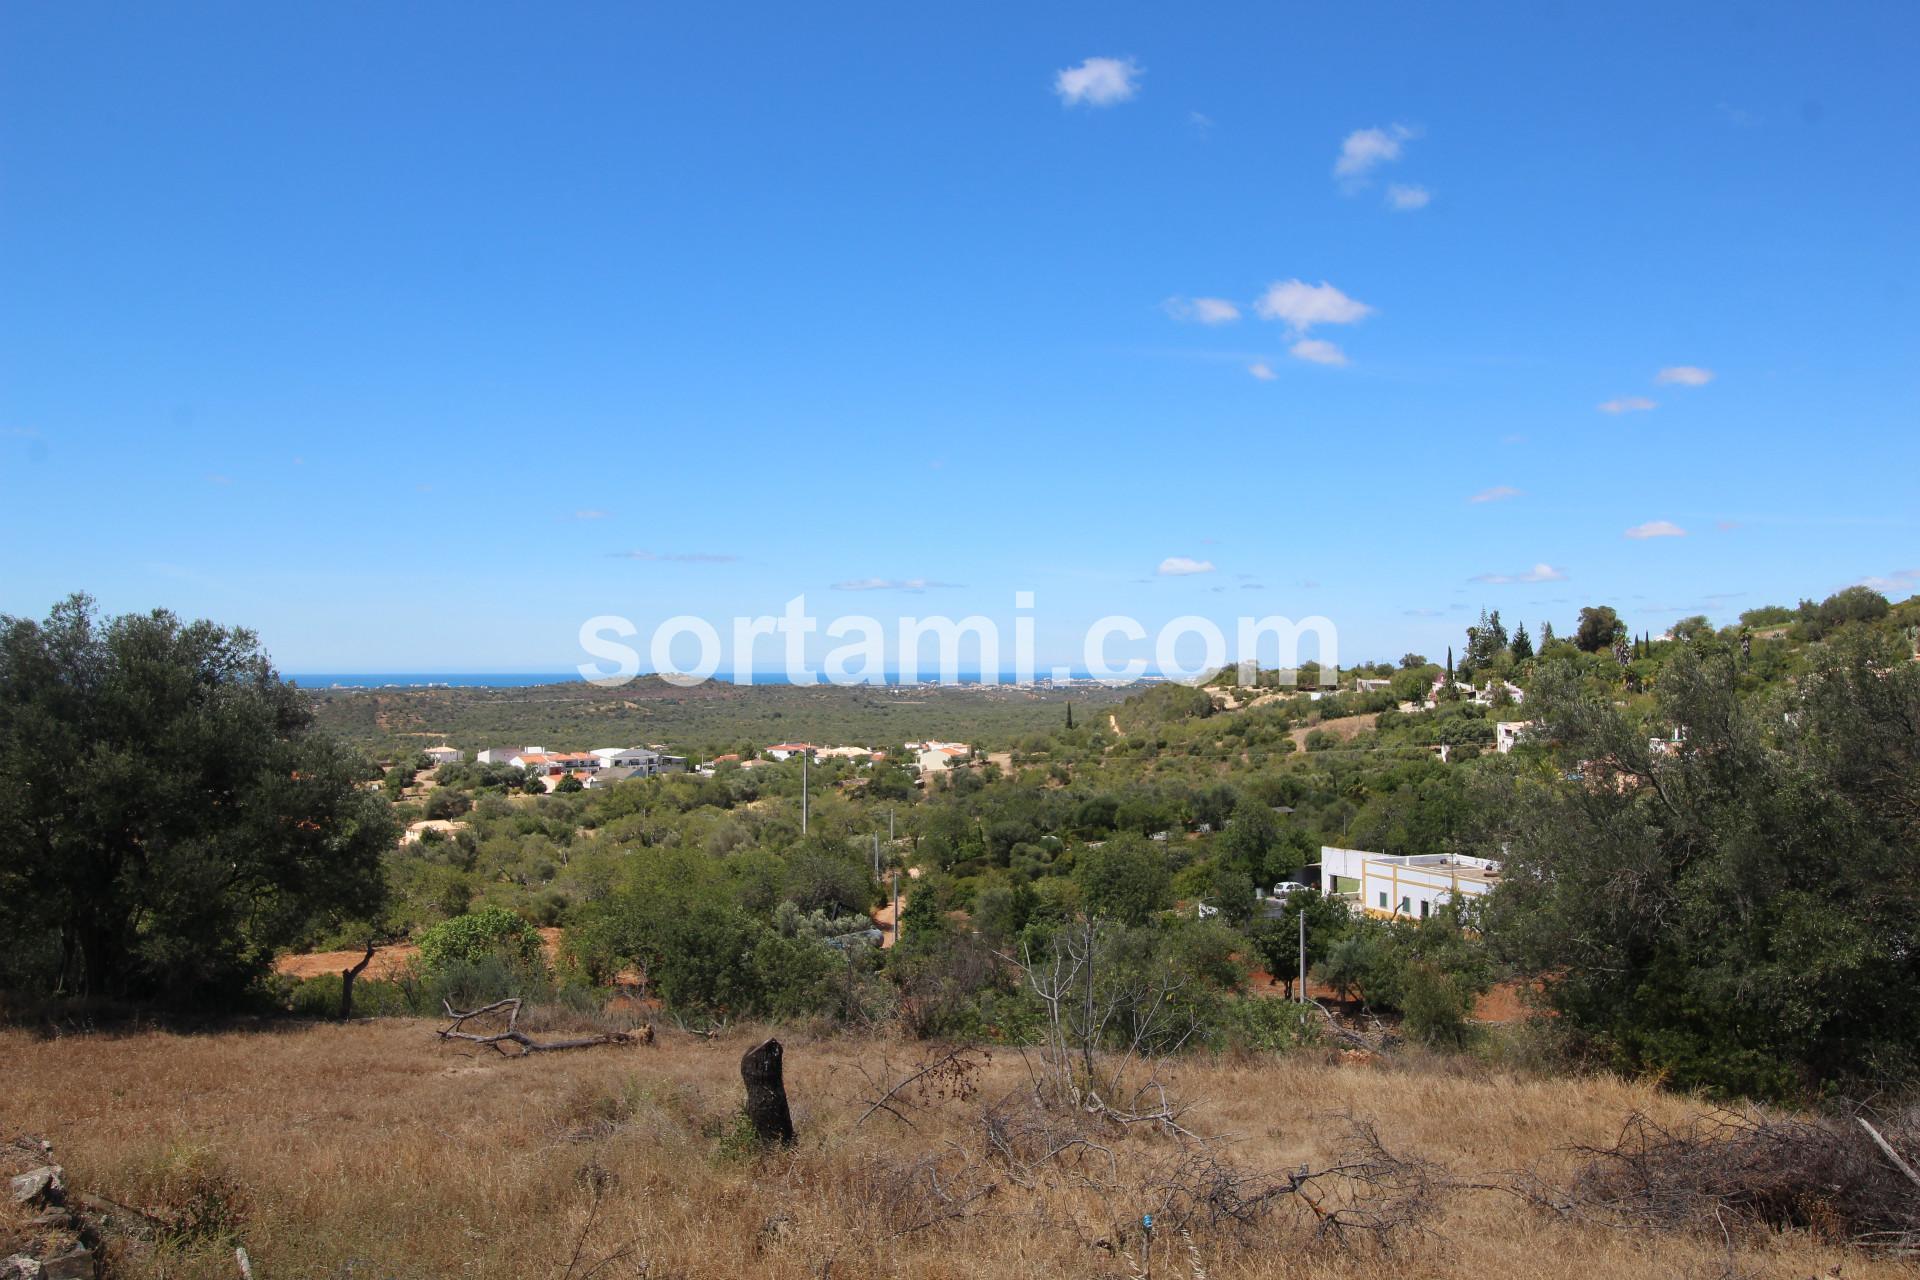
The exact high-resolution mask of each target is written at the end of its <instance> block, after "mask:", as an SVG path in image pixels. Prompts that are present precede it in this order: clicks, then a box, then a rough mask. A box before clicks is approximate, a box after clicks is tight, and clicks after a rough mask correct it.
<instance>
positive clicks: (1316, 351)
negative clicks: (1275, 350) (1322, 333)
mask: <svg viewBox="0 0 1920 1280" xmlns="http://www.w3.org/2000/svg"><path fill="white" fill-rule="evenodd" d="M1287 351H1288V352H1289V353H1290V354H1291V355H1292V356H1293V358H1294V359H1296V360H1305V361H1307V362H1309V363H1311V364H1345V363H1346V362H1347V353H1346V352H1344V351H1342V350H1341V349H1340V348H1339V347H1337V346H1335V345H1334V344H1333V343H1331V342H1328V341H1326V340H1325V339H1322V338H1302V339H1300V341H1298V342H1296V343H1294V344H1293V345H1292V346H1291V347H1288V348H1287Z"/></svg>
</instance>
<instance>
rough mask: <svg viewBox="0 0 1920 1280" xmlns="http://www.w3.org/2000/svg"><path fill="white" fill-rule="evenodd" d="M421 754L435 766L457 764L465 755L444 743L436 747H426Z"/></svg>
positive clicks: (456, 748)
mask: <svg viewBox="0 0 1920 1280" xmlns="http://www.w3.org/2000/svg"><path fill="white" fill-rule="evenodd" d="M421 754H422V755H424V756H426V758H427V759H429V760H431V761H433V762H434V763H435V764H459V763H460V760H461V757H462V756H463V755H465V753H464V752H463V751H461V750H460V748H458V747H449V746H447V745H446V744H444V743H442V744H441V745H440V746H437V747H428V748H427V749H426V750H425V751H424V752H422V753H421Z"/></svg>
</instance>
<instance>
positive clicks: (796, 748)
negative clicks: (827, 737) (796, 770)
mask: <svg viewBox="0 0 1920 1280" xmlns="http://www.w3.org/2000/svg"><path fill="white" fill-rule="evenodd" d="M802 754H804V755H805V756H806V757H807V758H808V759H810V760H811V759H815V758H817V757H818V756H819V754H820V748H818V747H816V746H814V745H813V744H812V743H811V742H776V743H775V744H774V745H772V746H770V747H768V748H767V755H768V756H770V757H772V758H773V759H775V760H791V759H793V757H795V756H797V755H802Z"/></svg>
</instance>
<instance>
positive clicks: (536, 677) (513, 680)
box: [286, 671, 1159, 689]
mask: <svg viewBox="0 0 1920 1280" xmlns="http://www.w3.org/2000/svg"><path fill="white" fill-rule="evenodd" d="M286 677H287V679H289V680H291V681H293V682H294V683H295V684H297V685H299V686H300V687H301V688H302V689H523V688H526V687H527V686H528V685H537V684H571V683H575V682H579V681H580V680H581V677H580V674H579V673H578V672H575V671H452V672H449V671H345V672H342V671H293V672H288V673H286ZM1074 678H1075V679H1078V680H1084V679H1086V676H1085V674H1084V673H1080V672H1076V673H1075V674H1074ZM1144 678H1145V679H1147V680H1156V679H1159V677H1157V676H1151V675H1149V676H1146V677H1144ZM714 679H715V680H716V681H720V682H722V683H732V679H731V676H730V675H721V676H715V677H714ZM753 683H755V684H788V683H791V682H790V681H789V680H788V679H787V675H786V673H785V672H784V671H765V672H762V671H756V672H754V674H753ZM822 683H825V682H824V681H822ZM886 683H888V684H899V683H900V677H899V675H898V674H897V673H893V672H889V673H888V674H887V677H886ZM923 683H926V684H932V683H934V681H933V680H932V679H930V678H929V679H927V680H925V681H923ZM960 683H961V684H979V683H980V673H979V672H977V671H973V672H962V673H961V674H960ZM1000 683H1002V684H1012V683H1013V674H1012V673H1011V672H1008V673H1007V674H1005V675H1002V676H1001V677H1000Z"/></svg>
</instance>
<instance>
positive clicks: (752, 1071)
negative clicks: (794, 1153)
mask: <svg viewBox="0 0 1920 1280" xmlns="http://www.w3.org/2000/svg"><path fill="white" fill-rule="evenodd" d="M782 1056H783V1055H782V1052H781V1049H780V1042H779V1041H778V1040H763V1041H761V1042H760V1043H759V1044H757V1045H755V1046H754V1047H753V1048H751V1049H749V1050H747V1052H746V1054H745V1055H744V1056H742V1057H741V1059H740V1079H741V1080H742V1081H744V1082H745V1083H746V1086H747V1119H749V1120H751V1121H752V1122H753V1133H754V1136H755V1137H756V1138H758V1139H759V1140H760V1144H761V1145H762V1146H772V1145H774V1144H776V1143H777V1144H779V1145H780V1146H783V1147H790V1146H792V1145H793V1116H792V1115H791V1114H790V1113H789V1112H788V1110H787V1086H786V1083H785V1080H784V1079H783V1077H782V1072H781V1066H780V1062H781V1058H782Z"/></svg>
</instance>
